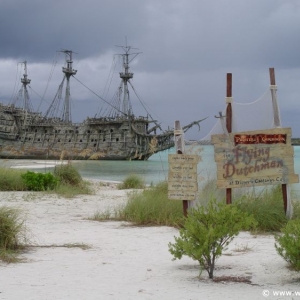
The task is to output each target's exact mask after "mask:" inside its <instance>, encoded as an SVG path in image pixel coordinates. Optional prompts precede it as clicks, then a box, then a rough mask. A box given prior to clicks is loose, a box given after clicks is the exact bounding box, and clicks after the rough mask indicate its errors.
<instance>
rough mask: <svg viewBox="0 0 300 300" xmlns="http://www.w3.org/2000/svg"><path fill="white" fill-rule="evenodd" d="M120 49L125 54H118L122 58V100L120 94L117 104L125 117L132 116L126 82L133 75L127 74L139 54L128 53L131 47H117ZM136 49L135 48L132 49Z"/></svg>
mask: <svg viewBox="0 0 300 300" xmlns="http://www.w3.org/2000/svg"><path fill="white" fill-rule="evenodd" d="M117 47H121V48H122V49H123V50H124V52H125V53H123V54H119V55H121V56H122V58H123V72H120V78H121V79H122V82H121V87H122V88H121V90H123V98H122V99H121V97H122V93H120V94H119V97H120V99H119V103H120V110H121V112H122V113H123V114H124V115H126V116H130V115H132V110H131V104H130V97H129V89H128V82H129V81H130V79H131V78H133V73H130V72H129V63H130V62H131V61H132V60H133V59H134V58H135V57H136V56H137V55H138V54H139V53H130V50H131V49H133V48H132V47H131V46H127V43H126V46H117ZM134 49H136V48H134ZM130 55H134V57H133V58H131V59H129V56H130Z"/></svg>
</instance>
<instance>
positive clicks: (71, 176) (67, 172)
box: [54, 163, 82, 186]
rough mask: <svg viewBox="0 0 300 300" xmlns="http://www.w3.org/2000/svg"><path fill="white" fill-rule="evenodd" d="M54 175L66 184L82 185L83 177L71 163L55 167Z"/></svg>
mask: <svg viewBox="0 0 300 300" xmlns="http://www.w3.org/2000/svg"><path fill="white" fill-rule="evenodd" d="M54 175H55V176H56V177H58V178H59V180H60V181H61V182H62V183H65V184H69V185H72V186H76V185H77V186H78V185H80V184H81V183H82V178H81V175H80V174H79V172H78V170H77V169H76V168H75V167H74V166H73V165H72V164H71V163H67V164H61V165H57V166H55V168H54Z"/></svg>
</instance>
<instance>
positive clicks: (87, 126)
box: [0, 105, 174, 160]
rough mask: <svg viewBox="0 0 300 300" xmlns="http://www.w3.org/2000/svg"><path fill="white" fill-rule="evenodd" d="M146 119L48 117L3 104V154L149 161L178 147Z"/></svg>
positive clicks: (0, 112) (0, 109)
mask: <svg viewBox="0 0 300 300" xmlns="http://www.w3.org/2000/svg"><path fill="white" fill-rule="evenodd" d="M147 127H148V121H147V120H146V119H145V118H142V117H139V118H120V117H119V118H114V119H107V118H97V119H96V118H93V119H91V118H87V119H86V120H85V121H84V122H82V123H71V122H69V123H64V122H62V121H60V120H56V119H44V118H42V117H41V116H40V115H39V114H36V113H30V112H28V111H24V110H21V109H16V108H11V107H8V106H3V105H2V106H1V107H0V157H1V158H5V159H49V160H63V159H64V160H88V159H94V160H138V159H140V160H147V159H148V158H149V157H150V156H151V155H153V154H154V153H156V152H159V151H163V150H166V149H169V148H171V147H173V146H174V142H173V138H172V135H170V134H163V135H155V134H148V133H147Z"/></svg>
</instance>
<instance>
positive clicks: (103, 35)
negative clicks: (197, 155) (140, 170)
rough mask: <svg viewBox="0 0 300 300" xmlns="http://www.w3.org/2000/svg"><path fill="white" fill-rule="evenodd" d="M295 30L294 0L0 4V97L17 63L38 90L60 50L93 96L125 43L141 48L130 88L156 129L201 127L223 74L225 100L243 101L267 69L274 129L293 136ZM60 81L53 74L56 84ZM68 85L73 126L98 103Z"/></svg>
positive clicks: (298, 72)
mask: <svg viewBox="0 0 300 300" xmlns="http://www.w3.org/2000/svg"><path fill="white" fill-rule="evenodd" d="M299 28H300V1H299V0H285V1H282V0H263V1H262V0H251V1H241V0H219V1H211V0H86V1H82V0H72V1H71V0H52V1H46V0H30V1H24V0H0V61H2V62H3V64H2V66H1V70H0V82H1V86H0V98H1V99H8V98H9V96H10V95H11V90H12V89H13V84H12V83H10V82H13V79H14V78H15V77H14V75H13V71H14V70H15V67H14V65H16V64H17V62H19V61H24V60H25V59H26V60H28V62H29V70H30V72H31V73H30V76H31V78H32V79H33V80H32V85H33V86H34V87H35V89H36V90H38V91H42V90H43V89H44V88H45V86H46V83H47V78H48V73H47V74H46V73H45V71H46V70H47V72H48V69H49V70H50V62H52V60H53V57H54V55H55V51H57V50H60V49H70V50H73V51H75V52H77V53H78V54H76V55H75V56H74V68H75V69H78V74H77V77H78V78H79V79H81V80H82V81H83V82H84V83H86V84H87V85H88V86H89V87H91V88H92V89H93V90H94V91H96V92H97V93H99V94H101V91H102V88H103V87H104V85H105V80H106V78H107V76H106V75H107V74H108V72H109V67H110V62H111V59H112V57H113V54H114V53H120V51H121V49H118V48H116V47H115V45H124V44H125V38H126V37H127V40H128V44H129V45H130V46H133V47H137V48H139V50H135V51H137V52H143V54H141V55H139V56H138V57H137V58H136V59H135V60H134V61H133V62H132V64H131V71H132V72H134V73H135V75H134V78H133V83H134V85H135V87H136V89H137V91H138V93H139V95H141V96H142V98H143V100H144V101H145V102H146V103H147V107H149V110H150V113H151V114H152V115H153V117H155V118H157V119H159V120H162V123H163V124H165V125H167V126H173V123H174V120H176V119H179V120H182V123H183V124H186V123H188V122H190V121H191V120H198V119H202V118H204V117H208V119H207V120H206V121H205V122H204V123H203V125H202V128H203V132H205V131H208V130H209V129H210V128H211V127H212V126H213V124H214V122H215V118H214V115H216V114H218V112H219V111H220V110H222V109H223V108H224V106H225V91H226V73H227V72H229V73H233V96H234V100H236V101H237V102H247V101H253V100H255V99H257V98H258V97H259V96H260V95H261V94H262V93H264V92H265V91H266V89H267V88H268V85H269V73H268V72H269V67H275V70H276V79H277V84H278V101H279V103H280V107H281V111H282V121H283V125H287V126H292V127H293V128H294V132H297V131H299V132H298V133H297V134H298V135H299V136H300V130H298V128H300V127H299V126H298V125H297V120H296V119H295V115H297V112H298V113H300V111H299V110H300V109H299V108H298V107H299V106H298V102H299V94H300V88H299V82H300V65H299V63H300V60H299V53H300V38H299V32H298V31H299ZM61 62H63V61H62V58H61V61H60V62H59V66H60V63H61ZM42 63H43V64H42ZM117 71H120V70H119V69H118V70H117ZM61 76H62V74H61V69H59V70H58V73H57V74H55V76H53V79H54V78H59V79H56V82H55V84H56V86H57V85H58V84H59V80H61ZM76 84H77V82H75V84H74V81H72V98H73V100H74V107H75V106H76V105H77V107H80V110H79V112H80V113H76V112H75V110H74V114H73V115H74V117H77V119H78V120H79V119H80V120H82V119H83V118H84V117H85V116H86V115H92V114H94V113H95V110H96V109H97V108H96V107H97V106H98V104H96V102H95V101H94V102H93V100H92V99H91V97H90V95H88V94H86V93H84V92H81V91H80V89H79V88H78V87H77V85H76ZM114 84H115V82H114ZM117 85H118V84H116V86H115V87H117ZM40 93H41V94H42V93H43V92H40ZM48 94H49V95H54V94H55V88H52V89H51V88H50V87H49V89H48ZM33 96H34V95H33ZM51 97H53V96H49V99H50V100H49V99H48V100H47V101H51V99H52V98H51ZM76 102H77V104H76ZM85 104H86V105H85ZM133 104H134V109H136V110H135V111H137V114H139V113H140V112H139V109H138V108H136V106H137V105H138V101H137V100H134V99H133ZM76 114H77V115H76ZM141 114H142V113H141ZM197 136H198V133H197ZM193 138H197V137H196V133H195V135H194V137H193Z"/></svg>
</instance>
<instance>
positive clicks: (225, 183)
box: [212, 128, 299, 188]
mask: <svg viewBox="0 0 300 300" xmlns="http://www.w3.org/2000/svg"><path fill="white" fill-rule="evenodd" d="M291 136H292V133H291V129H290V128H274V129H269V130H257V131H247V132H238V133H229V135H225V134H217V135H213V136H212V143H213V144H214V147H215V161H216V163H217V185H218V187H220V188H234V187H250V186H262V185H268V184H287V183H297V182H299V176H298V175H297V174H294V159H293V157H294V148H293V147H292V146H291Z"/></svg>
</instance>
